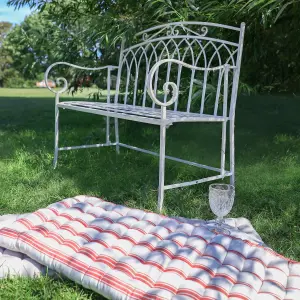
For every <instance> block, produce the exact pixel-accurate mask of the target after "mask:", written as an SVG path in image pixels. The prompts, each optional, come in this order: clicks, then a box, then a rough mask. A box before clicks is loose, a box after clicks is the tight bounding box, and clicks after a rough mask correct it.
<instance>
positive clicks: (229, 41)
mask: <svg viewBox="0 0 300 300" xmlns="http://www.w3.org/2000/svg"><path fill="white" fill-rule="evenodd" d="M244 27H245V26H244V24H241V26H240V27H232V26H226V25H221V24H214V23H206V22H176V23H169V24H165V25H159V26H155V27H152V28H150V29H147V30H144V31H142V32H140V33H138V34H137V35H136V40H137V43H136V44H135V45H132V46H130V47H127V48H126V47H124V46H125V41H124V42H123V43H122V47H121V53H120V61H119V71H118V78H117V86H116V96H115V102H116V103H125V104H131V105H135V106H141V107H149V106H150V107H151V106H152V107H155V104H154V102H153V101H152V100H151V99H150V98H149V97H148V95H147V81H148V74H149V71H150V69H151V68H152V66H153V65H154V64H155V63H156V62H158V61H159V60H162V59H169V58H171V59H176V60H179V61H182V62H185V63H188V64H190V65H192V66H197V67H202V68H204V69H206V70H201V71H200V70H195V69H189V68H185V67H183V66H182V65H179V64H175V63H166V65H162V66H160V67H159V70H158V71H157V72H156V73H155V76H154V82H153V86H154V90H155V92H156V93H157V97H158V98H159V97H160V99H161V101H164V102H166V101H167V96H166V95H163V94H162V92H161V91H162V86H163V84H164V83H165V82H167V81H173V82H175V83H176V84H177V86H178V89H179V97H178V100H177V101H176V102H175V103H174V104H173V105H172V106H171V107H168V109H173V110H180V111H186V112H198V113H200V114H213V115H218V114H219V113H218V112H220V111H222V109H221V107H220V106H221V105H219V104H220V103H222V101H220V100H221V99H222V91H223V88H222V86H223V84H224V76H223V75H224V70H223V69H219V70H217V71H211V70H210V69H211V68H214V67H218V66H222V65H225V64H229V65H230V66H231V67H235V68H232V69H231V72H230V73H231V75H230V77H229V82H230V86H229V90H230V93H231V95H230V96H231V97H230V96H229V98H231V101H229V104H228V106H229V109H228V111H229V113H230V114H234V111H235V102H236V94H237V88H238V81H239V73H240V65H241V56H242V47H243V36H244ZM225 37H226V39H225Z"/></svg>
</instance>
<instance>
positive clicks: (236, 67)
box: [45, 22, 245, 212]
mask: <svg viewBox="0 0 300 300" xmlns="http://www.w3.org/2000/svg"><path fill="white" fill-rule="evenodd" d="M187 24H193V25H194V24H199V25H200V26H207V25H209V26H215V27H220V28H227V29H232V30H235V31H239V42H238V44H235V45H236V46H237V47H238V48H237V58H236V61H235V64H231V65H230V64H229V63H225V64H223V65H220V66H218V67H206V68H201V67H197V66H196V65H191V64H188V63H185V62H183V61H181V60H178V59H173V58H167V59H160V60H158V61H157V62H156V63H155V64H154V65H153V66H152V68H151V70H150V72H149V75H148V76H147V82H146V83H145V87H147V92H148V95H149V96H150V98H151V99H152V101H153V108H154V107H155V105H158V106H159V107H160V118H156V119H153V118H147V117H145V118H143V119H141V118H139V117H137V116H135V115H132V114H120V112H118V111H116V110H115V111H114V110H96V109H93V108H87V107H80V106H76V107H75V106H72V107H71V108H70V105H68V103H67V102H62V103H61V102H60V95H61V94H62V93H64V92H66V91H67V90H68V82H67V80H66V79H65V78H63V77H60V78H57V81H58V82H62V83H63V87H62V88H61V89H60V90H56V89H52V88H51V87H49V86H48V77H49V72H50V71H51V70H52V68H53V67H55V66H57V65H66V66H69V67H73V68H76V69H81V70H87V71H100V70H105V69H107V104H110V101H111V93H110V91H111V80H110V79H111V72H112V71H113V70H118V77H117V82H116V94H115V96H114V103H118V91H119V89H120V77H121V67H122V59H123V56H124V44H125V40H123V42H122V45H121V54H120V61H119V66H112V65H109V66H105V67H99V68H87V67H81V66H77V65H74V64H70V63H67V62H57V63H54V64H52V65H51V66H50V67H49V68H48V69H47V71H46V73H45V82H46V85H47V87H48V89H49V90H50V91H51V92H53V93H54V94H55V142H54V161H53V165H54V168H56V166H57V160H58V153H59V151H66V150H76V149H87V148H98V147H105V146H115V147H116V151H117V153H118V154H119V153H120V147H123V148H127V149H131V150H136V151H139V152H142V153H147V154H152V155H155V156H158V157H159V186H158V210H159V211H160V212H161V210H162V206H163V200H164V192H165V191H166V190H169V189H174V188H180V187H186V186H191V185H195V184H199V183H203V182H209V181H213V180H218V179H224V178H225V177H230V183H231V184H232V185H234V184H235V149H234V127H235V123H234V122H235V106H236V99H237V91H238V82H239V75H240V66H241V58H242V49H243V39H244V31H245V24H244V23H242V24H241V26H240V28H238V27H232V26H227V25H221V24H214V23H206V22H176V23H170V24H166V25H165V26H170V28H171V31H173V32H172V33H173V34H174V31H175V28H176V26H185V25H187ZM162 26H163V25H161V26H156V27H153V28H150V29H148V30H145V31H143V32H141V33H139V34H138V35H143V36H146V38H147V35H148V32H150V31H151V30H153V29H160V28H161V27H162ZM171 26H173V28H172V27H171ZM205 28H206V27H202V30H204V31H205V30H206V32H207V28H206V29H205ZM203 36H204V35H203ZM213 40H215V41H218V39H213ZM131 48H132V47H131ZM127 49H130V48H127ZM125 50H126V49H125ZM231 58H232V57H231ZM162 64H167V65H168V66H169V65H170V64H178V65H179V66H181V67H186V68H189V69H191V70H194V71H196V70H198V71H204V72H208V71H219V72H221V73H222V76H223V77H224V90H223V103H224V104H223V115H222V116H223V117H222V118H219V119H218V120H214V121H213V120H211V121H209V122H216V121H217V122H220V123H222V142H221V164H220V168H216V167H211V166H207V165H203V164H199V163H196V162H191V161H187V160H184V159H181V158H176V157H172V156H168V155H166V153H165V152H166V129H167V128H168V127H169V126H170V125H172V124H173V122H207V121H208V120H209V119H207V118H206V119H205V118H202V119H201V118H199V119H187V118H181V119H180V118H178V119H176V120H175V119H174V120H172V119H171V120H170V119H169V118H168V117H167V112H168V110H167V107H170V106H171V105H172V104H174V103H175V104H176V101H177V100H178V94H179V88H178V86H177V84H176V83H174V82H169V81H167V82H166V83H165V84H164V86H163V91H164V94H165V99H164V102H161V101H159V100H158V99H157V98H156V87H155V76H156V74H157V72H158V69H159V67H160V66H161V65H162ZM230 70H231V71H233V82H232V91H231V100H230V101H231V102H230V111H229V113H228V111H227V100H228V93H229V91H228V74H229V71H230ZM219 74H220V73H219ZM153 82H154V86H153ZM218 84H220V83H218ZM170 88H171V89H172V97H171V99H170V100H169V101H166V98H167V95H168V94H169V93H170ZM60 108H62V109H69V108H70V109H72V110H76V111H81V112H87V113H92V114H99V115H102V116H106V142H105V143H102V144H93V145H81V146H70V147H59V113H60ZM200 115H201V114H200ZM212 117H213V116H212ZM110 118H114V129H115V141H114V142H111V140H110V130H111V128H110ZM119 118H121V119H126V120H132V121H138V122H143V123H148V124H154V125H159V126H160V151H159V153H156V152H153V151H149V150H146V149H142V148H138V147H135V146H132V145H127V144H124V143H121V142H120V139H119V125H118V119H119ZM227 122H229V148H230V170H229V171H226V170H225V150H226V135H227V134H226V130H227V128H226V127H227ZM165 159H170V160H173V161H176V162H181V163H184V164H188V165H191V166H194V167H198V168H204V169H207V170H211V171H215V172H217V173H219V174H218V175H215V176H210V177H206V178H201V179H198V180H193V181H188V182H182V183H175V184H170V185H165Z"/></svg>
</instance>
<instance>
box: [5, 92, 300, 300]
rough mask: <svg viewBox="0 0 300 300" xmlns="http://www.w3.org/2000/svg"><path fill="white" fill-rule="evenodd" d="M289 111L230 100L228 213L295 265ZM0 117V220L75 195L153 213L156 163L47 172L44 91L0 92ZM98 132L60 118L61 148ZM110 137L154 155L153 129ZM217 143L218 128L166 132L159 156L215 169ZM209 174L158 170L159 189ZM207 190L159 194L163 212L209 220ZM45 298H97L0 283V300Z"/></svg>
mask: <svg viewBox="0 0 300 300" xmlns="http://www.w3.org/2000/svg"><path fill="white" fill-rule="evenodd" d="M87 93H88V92H86V91H85V92H84V95H87ZM64 97H68V96H67V95H65V96H64ZM76 97H82V95H81V96H80V95H79V96H76ZM299 112H300V99H299V98H296V97H293V96H256V97H253V96H252V97H240V98H239V99H238V104H237V112H236V116H237V120H236V168H237V169H236V202H235V205H234V209H233V210H232V213H231V214H230V216H231V217H240V216H243V217H246V218H248V219H250V221H251V222H252V224H253V225H254V227H255V228H256V229H257V231H258V232H259V233H260V234H261V236H262V238H263V239H264V241H265V242H266V243H267V244H269V245H270V246H271V247H272V248H274V249H275V250H276V251H278V252H279V253H281V254H284V255H285V256H287V257H290V258H292V259H296V260H300V243H299V241H300V229H299V221H300V157H299V155H300V118H299ZM0 115H1V118H0V156H1V161H0V174H1V175H0V214H5V213H21V212H30V211H33V210H36V209H38V208H40V207H45V206H47V205H49V204H50V203H53V202H56V201H58V200H60V199H63V198H65V197H69V196H74V195H79V194H89V195H97V196H100V197H103V198H105V199H108V200H110V201H113V202H116V203H121V204H125V205H128V206H131V207H138V208H145V209H149V210H155V209H156V196H157V191H156V189H157V181H158V178H157V176H158V160H157V158H156V157H152V156H148V155H147V154H142V153H138V152H135V151H130V150H126V149H122V148H121V154H120V155H116V152H115V149H114V148H113V147H111V148H101V149H89V150H76V151H69V152H61V153H60V154H59V161H58V168H57V169H56V170H53V168H52V158H53V130H54V99H53V94H51V93H50V92H48V91H46V90H43V89H40V90H38V89H34V90H9V89H0ZM104 128H105V121H104V118H103V117H99V116H93V115H88V114H84V113H78V112H71V111H62V113H61V136H60V142H61V145H66V146H70V145H80V144H87V143H96V142H102V141H104V140H105V131H104ZM112 138H113V137H112ZM120 138H121V141H122V142H125V143H129V144H133V145H137V146H142V147H144V148H149V149H155V150H158V148H159V130H158V127H154V126H150V125H144V124H139V123H135V122H125V121H121V122H120ZM220 141H221V131H220V126H219V125H218V124H216V125H215V124H177V125H174V126H171V127H170V129H168V135H167V152H168V154H171V155H177V156H178V157H182V158H186V159H191V160H194V161H199V162H203V163H204V164H210V165H214V166H218V164H219V161H220V159H219V157H220V154H219V152H220ZM209 174H211V173H210V172H208V171H205V170H200V169H198V168H193V167H190V166H186V165H182V164H180V163H175V162H170V161H167V166H166V183H167V184H168V183H175V182H180V181H188V180H193V179H198V178H201V177H202V176H206V175H209ZM207 191H208V184H200V185H196V186H192V187H187V188H184V189H176V190H172V191H167V192H166V198H165V202H164V213H166V214H170V215H181V216H186V217H191V218H204V219H211V218H213V217H214V216H213V214H212V213H211V211H210V209H209V205H208V195H207ZM49 295H51V297H50V298H51V299H58V298H61V299H98V296H97V295H95V294H93V293H92V292H89V291H86V290H84V289H82V288H81V287H78V286H76V285H75V284H73V283H70V282H65V281H62V280H60V281H55V280H52V279H49V278H42V279H37V280H27V279H26V280H25V279H14V280H6V281H2V282H0V299H19V298H20V299H50V298H49Z"/></svg>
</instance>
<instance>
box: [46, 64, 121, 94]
mask: <svg viewBox="0 0 300 300" xmlns="http://www.w3.org/2000/svg"><path fill="white" fill-rule="evenodd" d="M57 65H66V66H69V67H73V68H76V69H80V70H87V71H99V70H103V69H110V70H112V69H118V67H117V66H104V67H98V68H88V67H81V66H77V65H74V64H70V63H67V62H56V63H54V64H52V65H51V66H49V67H48V69H47V70H46V72H45V84H46V86H47V88H48V90H49V91H51V92H52V93H54V94H62V93H64V92H65V91H67V89H68V81H67V79H66V78H64V77H59V78H57V82H58V83H59V82H63V83H64V86H63V88H62V89H60V90H58V91H55V90H53V89H52V88H51V87H50V86H49V85H48V75H49V73H50V71H51V69H52V68H53V67H55V66H57Z"/></svg>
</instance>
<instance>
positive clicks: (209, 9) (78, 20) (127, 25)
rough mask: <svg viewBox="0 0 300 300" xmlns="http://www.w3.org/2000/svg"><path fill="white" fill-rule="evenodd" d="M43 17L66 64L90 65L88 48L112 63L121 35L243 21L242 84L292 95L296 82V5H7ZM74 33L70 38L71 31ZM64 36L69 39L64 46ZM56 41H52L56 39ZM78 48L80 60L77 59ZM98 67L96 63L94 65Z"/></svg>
mask: <svg viewBox="0 0 300 300" xmlns="http://www.w3.org/2000/svg"><path fill="white" fill-rule="evenodd" d="M9 3H10V4H11V5H14V6H15V7H16V8H18V7H20V6H23V5H29V6H31V7H35V8H37V9H38V10H39V11H40V12H43V11H47V12H48V20H50V21H52V22H53V23H55V24H57V25H58V26H59V27H60V28H61V29H63V30H65V37H66V36H67V37H68V38H67V41H66V39H65V40H64V42H65V44H66V45H67V47H65V48H62V52H61V54H62V55H63V57H64V59H65V60H68V61H85V62H86V64H87V63H88V62H90V63H91V64H93V63H95V56H94V55H92V54H91V53H92V52H93V51H92V49H96V48H100V49H101V52H102V53H104V59H103V60H102V62H103V63H107V62H111V61H113V62H114V63H115V61H116V56H117V53H118V51H117V50H118V45H119V42H120V40H121V38H122V37H123V36H125V37H126V39H127V40H128V41H130V40H131V39H133V35H134V33H136V32H137V31H139V30H141V29H145V28H147V27H149V26H153V25H157V24H160V23H164V22H168V21H183V20H185V21H186V20H201V21H209V22H216V23H224V24H229V25H239V24H240V23H241V22H242V21H244V22H246V24H247V27H246V28H247V29H246V39H245V48H244V49H245V55H244V57H245V58H246V59H244V61H243V68H242V74H241V76H242V78H241V79H242V81H244V82H248V83H250V84H251V85H252V86H257V87H258V88H261V89H273V88H276V89H277V90H284V89H290V90H296V89H297V88H298V86H299V84H298V82H299V80H300V76H299V69H300V60H299V59H298V57H300V39H299V34H300V18H299V11H300V2H299V0H282V1H278V0H231V1H224V0H213V1H212V0H140V1H136V0H118V1H115V0H101V1H99V0H52V1H51V2H49V1H47V0H10V1H9ZM74 28H76V34H75V31H74ZM69 36H72V37H71V38H70V41H69ZM57 42H58V40H57ZM78 48H81V49H84V50H82V51H83V52H82V53H84V55H79V54H78ZM96 63H99V61H96Z"/></svg>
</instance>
